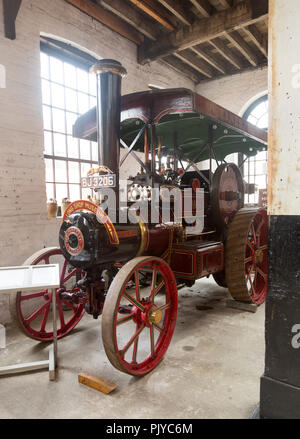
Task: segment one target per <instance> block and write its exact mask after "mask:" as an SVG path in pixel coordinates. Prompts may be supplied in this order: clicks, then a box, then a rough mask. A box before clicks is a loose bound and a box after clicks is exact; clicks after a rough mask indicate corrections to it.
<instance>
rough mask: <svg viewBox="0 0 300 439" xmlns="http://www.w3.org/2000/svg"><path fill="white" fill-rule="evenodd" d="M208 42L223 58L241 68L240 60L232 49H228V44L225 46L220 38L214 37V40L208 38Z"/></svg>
mask: <svg viewBox="0 0 300 439" xmlns="http://www.w3.org/2000/svg"><path fill="white" fill-rule="evenodd" d="M209 43H210V44H211V46H212V47H214V48H215V49H216V50H217V51H218V52H219V53H220V54H221V55H222V56H223V58H225V59H226V60H227V61H228V62H230V64H232V65H233V66H234V67H236V68H237V69H238V70H241V69H242V68H243V64H242V62H241V60H240V59H239V58H238V57H237V56H236V55H235V54H234V53H233V52H232V50H230V49H229V47H228V46H226V44H224V43H223V41H222V40H220V39H219V38H216V39H214V40H210V42H209Z"/></svg>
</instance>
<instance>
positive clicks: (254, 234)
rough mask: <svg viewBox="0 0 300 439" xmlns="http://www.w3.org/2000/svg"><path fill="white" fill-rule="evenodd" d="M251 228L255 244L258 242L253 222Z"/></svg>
mask: <svg viewBox="0 0 300 439" xmlns="http://www.w3.org/2000/svg"><path fill="white" fill-rule="evenodd" d="M251 229H252V235H253V236H252V239H253V242H254V244H256V231H255V228H254V224H253V222H252V224H251Z"/></svg>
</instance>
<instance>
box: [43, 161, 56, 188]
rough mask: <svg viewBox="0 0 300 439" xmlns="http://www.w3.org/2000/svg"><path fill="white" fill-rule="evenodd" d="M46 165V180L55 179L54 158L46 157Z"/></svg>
mask: <svg viewBox="0 0 300 439" xmlns="http://www.w3.org/2000/svg"><path fill="white" fill-rule="evenodd" d="M45 166H46V181H47V182H50V181H54V176H53V160H51V159H45Z"/></svg>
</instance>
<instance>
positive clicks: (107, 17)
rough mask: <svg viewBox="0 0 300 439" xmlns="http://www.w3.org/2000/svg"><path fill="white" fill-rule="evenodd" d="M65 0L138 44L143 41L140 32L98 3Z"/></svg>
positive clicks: (87, 0) (82, 0) (84, 0)
mask: <svg viewBox="0 0 300 439" xmlns="http://www.w3.org/2000/svg"><path fill="white" fill-rule="evenodd" d="M66 2H67V3H70V4H71V5H73V6H75V7H76V8H78V9H79V10H80V11H82V12H84V13H85V14H87V15H89V16H90V17H92V18H94V19H95V20H97V21H99V22H100V23H102V24H104V25H105V26H107V27H109V28H110V29H112V30H113V31H115V32H117V33H118V34H120V35H122V36H123V37H125V38H127V39H128V40H130V41H132V42H134V43H136V44H138V45H139V44H141V43H142V42H143V41H144V36H143V35H142V34H141V33H139V32H137V31H136V30H135V29H134V28H132V27H131V26H129V25H128V24H127V23H125V22H124V21H123V20H120V18H118V17H116V16H115V15H114V14H112V13H110V12H109V11H107V10H106V9H104V8H103V7H102V6H100V5H98V4H95V3H93V2H91V1H89V0H66Z"/></svg>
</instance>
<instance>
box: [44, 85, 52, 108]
mask: <svg viewBox="0 0 300 439" xmlns="http://www.w3.org/2000/svg"><path fill="white" fill-rule="evenodd" d="M42 100H43V104H48V105H50V104H51V99H50V82H49V81H47V80H46V79H42Z"/></svg>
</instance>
